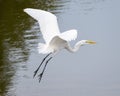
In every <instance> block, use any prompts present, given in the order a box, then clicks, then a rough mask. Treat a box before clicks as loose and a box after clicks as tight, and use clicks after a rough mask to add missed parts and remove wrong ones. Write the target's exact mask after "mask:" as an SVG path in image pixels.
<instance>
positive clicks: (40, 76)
mask: <svg viewBox="0 0 120 96" xmlns="http://www.w3.org/2000/svg"><path fill="white" fill-rule="evenodd" d="M42 76H43V72H42V73H40V74H39V75H38V77H39V83H40V81H41V79H42Z"/></svg>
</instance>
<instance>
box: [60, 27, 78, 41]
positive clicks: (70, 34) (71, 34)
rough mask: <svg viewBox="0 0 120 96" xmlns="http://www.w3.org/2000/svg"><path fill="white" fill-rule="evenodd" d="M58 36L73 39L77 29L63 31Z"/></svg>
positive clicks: (75, 36)
mask: <svg viewBox="0 0 120 96" xmlns="http://www.w3.org/2000/svg"><path fill="white" fill-rule="evenodd" d="M59 37H60V38H62V39H64V40H66V41H71V40H75V39H76V38H77V30H75V29H73V30H69V31H65V32H63V33H61V34H60V35H59Z"/></svg>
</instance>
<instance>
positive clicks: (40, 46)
mask: <svg viewBox="0 0 120 96" xmlns="http://www.w3.org/2000/svg"><path fill="white" fill-rule="evenodd" d="M38 52H39V53H41V54H48V53H51V52H53V50H52V49H51V48H48V46H47V45H46V44H43V43H38Z"/></svg>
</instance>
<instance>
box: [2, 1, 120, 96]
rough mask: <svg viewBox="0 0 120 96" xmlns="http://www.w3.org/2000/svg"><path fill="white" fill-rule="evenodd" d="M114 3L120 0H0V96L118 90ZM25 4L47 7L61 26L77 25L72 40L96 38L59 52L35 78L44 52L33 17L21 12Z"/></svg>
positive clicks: (101, 94)
mask: <svg viewBox="0 0 120 96" xmlns="http://www.w3.org/2000/svg"><path fill="white" fill-rule="evenodd" d="M119 5H120V1H119V0H0V12H1V13H0V96H120V76H119V73H120V51H119V49H120V44H119V41H120V11H119V9H120V6H119ZM28 7H29V8H37V9H42V10H46V11H49V12H52V13H53V14H55V15H56V16H57V17H58V22H59V27H60V30H61V32H64V31H66V30H70V29H77V30H78V38H77V40H82V39H90V40H94V41H96V42H97V44H96V45H88V46H87V45H86V46H83V47H81V48H80V50H79V51H78V52H76V53H74V54H71V53H69V52H67V51H66V50H64V51H62V52H61V53H59V54H58V55H57V56H55V58H53V59H52V60H51V61H50V62H49V64H48V66H47V69H46V71H45V73H44V76H43V78H42V81H41V83H39V82H38V78H34V79H33V73H34V71H35V70H36V68H37V66H38V65H39V64H40V62H41V60H42V59H43V58H44V56H45V55H42V54H38V51H37V44H38V43H39V42H41V41H42V40H43V39H42V35H41V32H40V31H39V25H38V23H37V22H36V21H35V20H34V19H33V18H31V17H30V16H28V15H27V14H26V13H24V12H23V9H24V8H28ZM77 40H76V41H73V42H71V45H74V44H75V43H76V42H77Z"/></svg>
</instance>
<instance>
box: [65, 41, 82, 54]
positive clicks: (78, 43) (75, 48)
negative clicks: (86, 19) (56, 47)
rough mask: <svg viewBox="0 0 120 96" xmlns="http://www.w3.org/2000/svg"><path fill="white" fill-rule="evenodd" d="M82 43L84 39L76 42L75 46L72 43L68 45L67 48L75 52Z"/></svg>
mask: <svg viewBox="0 0 120 96" xmlns="http://www.w3.org/2000/svg"><path fill="white" fill-rule="evenodd" d="M82 45H84V43H83V42H82V41H79V42H77V43H76V44H75V46H74V47H73V48H72V47H71V46H70V45H68V47H67V48H66V49H67V50H68V51H70V52H72V53H73V52H76V51H78V50H79V49H80V47H81V46H82Z"/></svg>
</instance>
